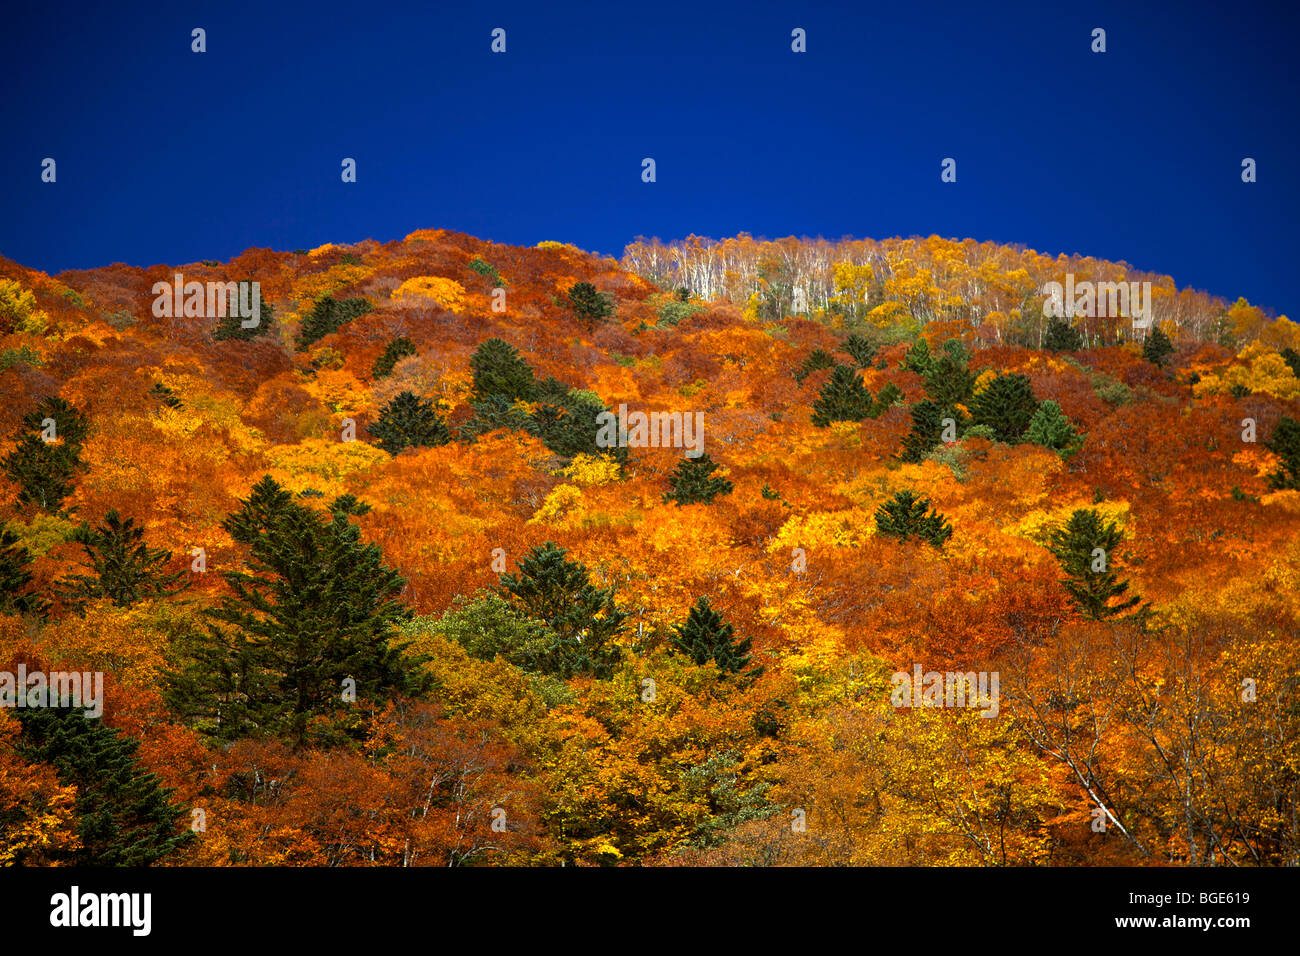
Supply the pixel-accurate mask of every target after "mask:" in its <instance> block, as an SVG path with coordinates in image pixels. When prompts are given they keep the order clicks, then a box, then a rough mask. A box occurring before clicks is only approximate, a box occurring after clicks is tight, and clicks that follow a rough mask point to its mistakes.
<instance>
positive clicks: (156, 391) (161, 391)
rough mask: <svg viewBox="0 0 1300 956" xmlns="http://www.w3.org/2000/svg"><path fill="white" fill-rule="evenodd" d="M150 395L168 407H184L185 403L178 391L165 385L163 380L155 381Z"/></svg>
mask: <svg viewBox="0 0 1300 956" xmlns="http://www.w3.org/2000/svg"><path fill="white" fill-rule="evenodd" d="M149 395H150V397H152V398H156V399H158V401H159V402H161V403H162V404H163V405H165V406H166V407H167V408H184V407H185V403H184V402H182V401H181V400H180V399H179V398H177V396H176V393H175V392H174V391H172V390H171V389H170V388H168V387H167V386H166V385H164V384H163V383H162V382H154V383H153V388H151V389H149Z"/></svg>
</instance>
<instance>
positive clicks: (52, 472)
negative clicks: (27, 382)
mask: <svg viewBox="0 0 1300 956" xmlns="http://www.w3.org/2000/svg"><path fill="white" fill-rule="evenodd" d="M48 422H53V430H54V435H53V437H54V440H53V441H48V442H47V441H46V440H45V435H47V434H49V432H48V431H47V429H48V428H49V427H50V426H49V425H48V424H47V423H48ZM89 434H90V422H89V420H88V419H87V418H86V416H84V415H83V414H81V412H80V411H78V410H77V409H76V408H74V407H73V406H72V405H69V404H68V403H67V402H65V401H64V400H63V399H61V398H57V397H54V398H45V399H42V400H41V401H40V403H38V404H37V406H36V407H35V408H34V409H32V410H31V411H29V412H28V413H27V414H26V415H24V416H23V420H22V424H21V426H19V429H18V431H17V433H16V434H15V435H14V439H15V441H16V442H17V447H15V448H14V449H13V450H12V451H11V452H9V454H8V455H6V456H5V457H4V459H3V462H0V465H2V466H3V468H4V473H5V475H6V476H7V477H8V478H9V479H10V480H11V481H13V482H14V483H15V484H16V485H18V500H19V501H21V502H31V503H33V504H35V505H37V506H39V507H41V508H43V509H45V510H47V511H48V510H51V509H55V508H58V506H59V505H60V504H62V502H63V499H64V498H66V497H67V496H68V495H70V494H71V493H72V481H73V478H74V477H75V475H76V472H78V471H80V470H81V469H83V468H84V467H85V465H84V464H83V463H82V461H81V447H82V443H83V442H84V441H85V440H86V437H87V436H88V435H89Z"/></svg>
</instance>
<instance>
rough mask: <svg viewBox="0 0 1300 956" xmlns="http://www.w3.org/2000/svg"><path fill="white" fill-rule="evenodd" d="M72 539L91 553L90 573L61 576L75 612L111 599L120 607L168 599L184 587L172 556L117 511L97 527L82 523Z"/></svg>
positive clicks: (61, 583) (89, 557)
mask: <svg viewBox="0 0 1300 956" xmlns="http://www.w3.org/2000/svg"><path fill="white" fill-rule="evenodd" d="M71 540H73V541H75V542H77V543H78V544H80V545H81V547H82V549H83V550H84V551H85V552H86V563H87V564H88V565H89V567H90V569H91V571H92V572H93V573H91V574H74V575H71V576H69V577H65V578H60V579H59V581H58V587H59V588H60V590H61V591H63V594H64V597H65V599H66V600H67V602H68V603H69V604H70V605H71V606H72V607H76V608H80V607H82V606H83V605H84V604H85V603H86V602H87V601H93V600H97V599H99V598H107V599H108V600H110V601H112V602H113V604H115V605H116V606H118V607H131V606H132V605H134V604H138V603H139V602H140V601H143V600H144V599H145V598H150V597H166V596H168V595H171V594H176V593H178V592H179V591H182V590H184V589H185V572H184V571H176V572H170V573H169V572H168V571H167V570H166V565H167V562H168V561H170V560H171V556H172V553H171V552H170V551H167V550H165V549H163V548H151V547H149V546H148V545H147V544H145V542H144V529H143V528H141V527H140V526H139V525H137V524H136V523H135V519H133V518H123V517H122V516H121V515H120V514H118V512H117V510H116V509H110V510H109V512H108V514H106V515H105V516H104V523H103V524H101V525H100V526H99V527H97V528H91V526H90V525H89V524H86V523H84V522H83V523H82V524H81V526H80V527H78V528H77V530H76V531H74V532H73V533H72V537H71Z"/></svg>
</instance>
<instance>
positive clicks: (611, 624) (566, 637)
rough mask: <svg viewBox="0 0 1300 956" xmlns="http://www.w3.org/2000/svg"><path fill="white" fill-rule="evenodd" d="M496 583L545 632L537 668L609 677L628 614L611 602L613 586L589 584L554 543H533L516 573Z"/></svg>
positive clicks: (570, 674)
mask: <svg viewBox="0 0 1300 956" xmlns="http://www.w3.org/2000/svg"><path fill="white" fill-rule="evenodd" d="M501 588H503V589H504V591H505V593H508V594H509V595H510V598H509V600H510V602H511V603H512V604H513V605H514V607H515V609H516V610H517V611H518V612H519V613H520V614H521V615H522V616H523V618H524V619H526V620H533V621H540V622H541V623H542V624H543V625H545V627H546V629H547V632H548V640H547V642H546V643H547V646H546V647H545V649H544V650H543V651H542V653H541V655H540V660H539V665H540V666H539V669H540V670H541V671H543V672H544V673H547V674H552V675H555V676H558V677H563V678H566V679H567V678H569V677H573V676H575V675H578V674H590V675H592V676H594V677H597V678H600V679H606V678H608V677H610V676H611V675H612V674H613V672H614V668H615V666H616V665H617V664H618V662H619V660H620V659H621V658H622V655H623V650H622V648H621V647H619V645H618V644H617V643H616V641H617V638H618V635H619V633H620V632H621V631H622V629H623V623H624V621H625V620H626V618H627V615H626V614H625V613H624V612H623V611H622V610H621V609H620V608H619V607H618V605H617V604H616V603H615V602H614V589H613V588H598V587H596V586H595V585H594V584H592V583H591V578H590V576H589V574H588V572H587V568H586V566H584V565H583V564H582V563H581V562H579V561H571V560H569V558H568V552H567V551H565V549H564V548H561V547H558V546H557V545H555V544H554V543H553V542H550V541H547V542H546V543H545V544H543V545H540V546H538V547H535V548H533V549H532V550H531V551H529V553H528V554H527V555H525V556H524V557H523V558H522V559H521V560H520V561H519V568H518V573H514V574H512V573H505V574H502V575H501Z"/></svg>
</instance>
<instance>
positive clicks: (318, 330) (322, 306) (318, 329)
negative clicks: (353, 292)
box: [296, 295, 374, 352]
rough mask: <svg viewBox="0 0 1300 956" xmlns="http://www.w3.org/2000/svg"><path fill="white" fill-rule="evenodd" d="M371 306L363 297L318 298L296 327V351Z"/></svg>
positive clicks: (359, 314) (341, 325) (323, 336)
mask: <svg viewBox="0 0 1300 956" xmlns="http://www.w3.org/2000/svg"><path fill="white" fill-rule="evenodd" d="M373 308H374V306H372V305H371V304H370V302H369V301H368V300H366V299H363V298H353V299H336V298H334V297H333V296H328V295H327V296H325V297H324V298H323V299H318V300H317V301H316V304H315V305H314V306H312V310H311V312H310V313H308V315H307V318H305V319H303V320H302V326H301V327H300V328H299V329H298V340H297V343H296V345H297V349H298V351H299V352H303V351H306V349H307V347H308V346H310V345H312V344H314V343H316V342H319V341H320V340H321V339H323V338H325V336H327V335H330V334H332V333H334V332H337V331H338V330H339V329H340V328H342V327H343V326H344V325H346V324H347V323H348V322H351V321H352V320H353V319H355V318H358V317H359V316H362V315H365V314H366V313H367V312H369V311H370V310H371V309H373Z"/></svg>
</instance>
